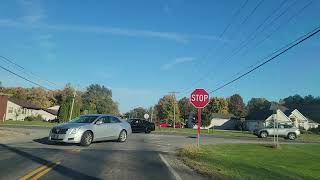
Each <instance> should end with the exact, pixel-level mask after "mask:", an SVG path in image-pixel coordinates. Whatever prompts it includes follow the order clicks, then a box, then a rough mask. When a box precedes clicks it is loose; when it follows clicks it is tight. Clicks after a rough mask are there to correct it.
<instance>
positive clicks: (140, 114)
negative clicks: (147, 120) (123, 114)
mask: <svg viewBox="0 0 320 180" xmlns="http://www.w3.org/2000/svg"><path fill="white" fill-rule="evenodd" d="M146 113H148V110H147V109H145V108H143V107H137V108H134V109H132V110H130V111H129V112H128V114H127V116H128V118H142V119H143V118H144V115H145V114H146ZM149 115H150V114H149Z"/></svg>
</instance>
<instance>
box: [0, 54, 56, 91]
mask: <svg viewBox="0 0 320 180" xmlns="http://www.w3.org/2000/svg"><path fill="white" fill-rule="evenodd" d="M0 58H2V60H3V61H4V60H5V61H7V62H9V63H11V64H13V65H15V66H17V67H19V68H20V69H21V70H22V71H21V72H23V73H25V74H29V75H32V76H33V77H35V78H37V79H38V80H40V81H43V82H46V83H48V84H51V85H54V86H58V85H57V84H56V83H54V82H51V81H49V80H46V79H42V78H41V77H39V76H38V75H36V74H35V73H33V72H31V71H28V70H27V69H26V68H24V67H23V66H21V65H19V64H17V63H16V62H14V61H13V60H12V59H10V58H7V57H4V56H2V55H0Z"/></svg>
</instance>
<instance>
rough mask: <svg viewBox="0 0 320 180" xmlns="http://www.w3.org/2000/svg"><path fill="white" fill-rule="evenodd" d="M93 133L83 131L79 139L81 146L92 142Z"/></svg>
mask: <svg viewBox="0 0 320 180" xmlns="http://www.w3.org/2000/svg"><path fill="white" fill-rule="evenodd" d="M92 140H93V135H92V133H91V132H90V131H86V132H84V133H83V135H82V137H81V141H80V145H81V146H89V145H90V144H91V143H92Z"/></svg>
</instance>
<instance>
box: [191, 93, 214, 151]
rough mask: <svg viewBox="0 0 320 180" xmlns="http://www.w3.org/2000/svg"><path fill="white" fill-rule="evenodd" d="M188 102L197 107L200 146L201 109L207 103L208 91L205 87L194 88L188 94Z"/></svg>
mask: <svg viewBox="0 0 320 180" xmlns="http://www.w3.org/2000/svg"><path fill="white" fill-rule="evenodd" d="M190 103H191V104H192V105H193V106H194V107H195V108H197V109H198V147H199V146H200V127H201V109H203V108H204V107H206V106H207V105H208V103H209V93H208V92H207V91H206V90H205V89H200V88H199V89H195V90H194V91H193V92H192V93H191V96H190Z"/></svg>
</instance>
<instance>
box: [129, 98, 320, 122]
mask: <svg viewBox="0 0 320 180" xmlns="http://www.w3.org/2000/svg"><path fill="white" fill-rule="evenodd" d="M280 102H281V103H280ZM271 103H278V104H281V105H283V106H285V107H287V108H288V111H292V110H294V109H298V110H299V111H300V112H301V113H302V114H304V115H305V116H307V117H308V118H310V119H312V120H314V121H316V122H319V123H320V97H314V96H312V95H308V96H305V97H302V96H300V95H294V96H289V97H286V98H284V99H280V100H279V101H278V102H272V101H269V100H267V99H266V98H260V97H259V98H256V97H253V98H251V99H250V100H249V101H248V102H247V103H245V102H244V100H243V98H242V97H241V96H240V95H239V94H234V95H232V96H230V97H227V98H224V97H211V98H210V101H209V104H208V105H207V107H205V108H204V109H203V110H202V117H201V119H202V124H203V125H205V126H206V125H209V123H210V122H211V119H212V118H213V117H214V116H215V115H216V114H217V113H219V114H228V115H232V116H233V117H234V118H235V119H241V118H243V119H247V120H264V119H266V118H268V117H269V116H270V115H271V114H272V113H273V112H272V111H271V110H270V106H271ZM174 106H175V107H174ZM174 108H175V117H176V122H177V123H179V122H183V123H186V121H187V120H188V119H189V118H196V114H197V110H196V109H195V108H194V107H193V106H192V105H191V104H190V102H189V98H187V97H183V98H181V99H179V100H177V99H175V98H174V97H173V96H171V95H165V96H163V97H162V98H160V99H159V101H158V103H157V104H156V105H155V106H154V108H153V114H154V117H153V119H154V121H157V122H166V123H171V124H172V123H173V119H174ZM149 109H150V108H149ZM148 112H150V110H149V111H148V110H147V109H144V108H142V107H140V108H135V109H133V110H131V111H130V112H128V117H130V116H129V115H130V114H131V115H134V116H131V117H139V118H143V114H144V113H148Z"/></svg>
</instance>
